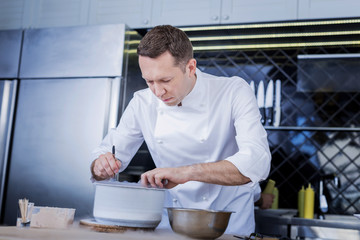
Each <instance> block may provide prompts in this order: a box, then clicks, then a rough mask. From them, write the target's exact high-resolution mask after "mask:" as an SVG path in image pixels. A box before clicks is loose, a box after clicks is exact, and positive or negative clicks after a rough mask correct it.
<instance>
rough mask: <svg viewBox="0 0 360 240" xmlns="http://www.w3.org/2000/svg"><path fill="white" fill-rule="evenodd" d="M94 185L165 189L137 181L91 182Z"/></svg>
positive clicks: (151, 189)
mask: <svg viewBox="0 0 360 240" xmlns="http://www.w3.org/2000/svg"><path fill="white" fill-rule="evenodd" d="M93 184H94V185H95V186H96V185H99V186H107V187H118V188H137V189H144V190H150V191H153V190H155V191H165V190H166V189H165V188H153V187H144V186H142V185H141V184H139V183H128V182H126V183H124V182H115V181H103V182H102V181H97V182H94V183H93Z"/></svg>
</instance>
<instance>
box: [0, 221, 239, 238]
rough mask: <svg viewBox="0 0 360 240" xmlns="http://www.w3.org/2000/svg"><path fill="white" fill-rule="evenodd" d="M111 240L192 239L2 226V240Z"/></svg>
mask: <svg viewBox="0 0 360 240" xmlns="http://www.w3.org/2000/svg"><path fill="white" fill-rule="evenodd" d="M3 239H6V240H19V239H24V240H32V239H34V240H35V239H36V240H45V239H46V240H48V239H52V240H62V239H66V240H108V239H109V240H111V239H116V240H119V239H126V240H161V239H164V240H169V239H172V240H173V239H174V240H186V239H191V238H188V237H185V236H182V235H179V234H176V233H174V232H173V231H171V230H162V229H159V230H155V231H139V230H138V231H132V230H128V231H125V232H123V233H101V232H96V231H94V230H91V229H89V228H86V227H79V226H78V225H76V224H75V223H74V225H73V226H71V227H70V228H68V229H45V228H30V227H23V228H20V227H15V226H11V227H8V226H0V240H3ZM217 239H218V240H235V239H237V240H238V239H239V238H236V237H234V236H232V235H226V234H224V235H222V236H221V237H219V238H217Z"/></svg>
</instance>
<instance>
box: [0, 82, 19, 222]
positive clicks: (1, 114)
mask: <svg viewBox="0 0 360 240" xmlns="http://www.w3.org/2000/svg"><path fill="white" fill-rule="evenodd" d="M17 84H18V80H12V81H10V80H5V81H4V89H3V93H2V96H3V97H2V99H1V108H0V132H1V133H2V134H1V135H0V154H1V155H0V170H1V173H0V177H1V179H0V216H2V211H1V210H2V205H3V197H4V188H5V180H6V169H7V163H8V158H9V148H10V137H11V131H12V125H13V118H14V111H15V110H14V109H15V99H16V91H17Z"/></svg>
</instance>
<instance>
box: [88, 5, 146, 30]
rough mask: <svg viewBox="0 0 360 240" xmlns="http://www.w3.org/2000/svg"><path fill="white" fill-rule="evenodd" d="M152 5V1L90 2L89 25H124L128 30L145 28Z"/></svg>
mask: <svg viewBox="0 0 360 240" xmlns="http://www.w3.org/2000/svg"><path fill="white" fill-rule="evenodd" d="M152 4H153V1H152V0H145V1H144V0H132V1H127V0H118V1H114V0H90V9H89V24H112V23H126V25H127V26H129V27H130V28H147V27H150V26H151V17H152V16H151V9H152Z"/></svg>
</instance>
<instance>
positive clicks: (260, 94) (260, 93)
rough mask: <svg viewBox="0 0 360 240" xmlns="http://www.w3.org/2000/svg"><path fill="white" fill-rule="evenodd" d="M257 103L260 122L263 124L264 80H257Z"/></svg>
mask: <svg viewBox="0 0 360 240" xmlns="http://www.w3.org/2000/svg"><path fill="white" fill-rule="evenodd" d="M256 97H257V104H258V107H259V110H260V114H261V124H262V125H264V124H265V105H264V104H265V99H264V98H265V97H264V82H263V81H262V80H261V81H260V82H259V86H258V91H257V96H256Z"/></svg>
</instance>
